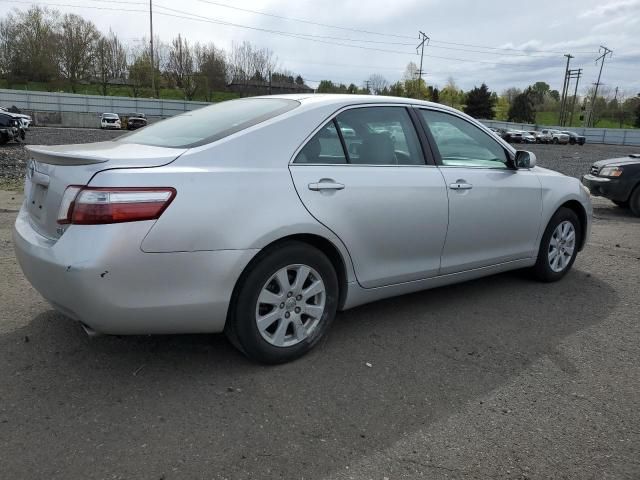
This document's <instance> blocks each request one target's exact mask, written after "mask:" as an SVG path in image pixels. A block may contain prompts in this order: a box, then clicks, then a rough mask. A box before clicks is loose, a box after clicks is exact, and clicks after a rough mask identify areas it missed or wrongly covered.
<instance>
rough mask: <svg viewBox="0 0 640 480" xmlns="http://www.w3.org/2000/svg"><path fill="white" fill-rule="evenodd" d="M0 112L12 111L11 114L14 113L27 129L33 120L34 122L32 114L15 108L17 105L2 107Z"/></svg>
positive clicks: (21, 124)
mask: <svg viewBox="0 0 640 480" xmlns="http://www.w3.org/2000/svg"><path fill="white" fill-rule="evenodd" d="M12 110H14V111H12ZM0 113H10V114H11V115H13V117H14V118H17V119H18V121H19V122H20V126H21V127H22V128H23V129H25V130H28V129H29V127H30V126H31V122H32V119H31V116H30V115H26V114H24V113H20V111H19V110H17V109H15V107H12V108H7V107H0Z"/></svg>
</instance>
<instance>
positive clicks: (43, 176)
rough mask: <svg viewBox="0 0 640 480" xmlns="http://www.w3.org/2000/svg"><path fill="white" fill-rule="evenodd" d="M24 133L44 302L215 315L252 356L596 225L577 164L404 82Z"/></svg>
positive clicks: (558, 262)
mask: <svg viewBox="0 0 640 480" xmlns="http://www.w3.org/2000/svg"><path fill="white" fill-rule="evenodd" d="M28 148H29V151H30V155H31V160H30V163H29V165H28V172H27V180H26V185H25V202H24V204H23V206H22V208H21V210H20V213H19V215H18V218H17V220H16V224H15V229H14V243H15V249H16V253H17V257H18V260H19V262H20V265H21V267H22V270H23V271H24V273H25V275H26V277H27V278H28V279H29V281H30V282H31V283H32V284H33V286H34V287H35V288H36V289H37V290H38V291H39V292H40V293H41V294H42V296H43V297H44V298H45V299H47V300H48V301H49V302H50V303H51V304H52V305H53V306H54V308H56V309H58V310H59V311H61V312H63V313H64V314H66V315H67V316H69V317H71V318H74V319H77V320H78V321H80V322H82V324H83V325H84V327H85V328H86V330H87V331H88V332H89V333H105V334H120V335H122V334H161V333H194V332H222V331H224V332H226V333H227V335H228V336H229V338H230V339H231V341H232V342H233V343H234V345H236V346H237V347H238V348H239V349H240V350H242V351H243V352H244V353H245V354H246V355H248V356H249V357H251V358H253V359H255V360H258V361H261V362H269V363H277V362H283V361H287V360H291V359H293V358H296V357H298V356H300V355H302V354H303V353H305V352H307V351H308V350H310V349H311V348H312V347H313V346H314V345H315V344H316V343H317V342H318V340H319V339H320V338H322V336H323V335H325V334H326V332H327V330H328V328H329V325H330V323H331V321H332V320H333V318H334V317H335V315H336V311H338V310H344V309H348V308H352V307H355V306H357V305H361V304H363V303H366V302H371V301H375V300H379V299H381V298H385V297H391V296H395V295H401V294H405V293H409V292H415V291H417V290H423V289H427V288H433V287H437V286H441V285H446V284H451V283H455V282H462V281H465V280H469V279H473V278H477V277H482V276H486V275H491V274H495V273H498V272H503V271H506V270H512V269H519V268H528V269H530V270H531V272H532V273H533V274H534V276H536V277H537V278H538V279H540V280H543V281H555V280H559V279H560V278H562V277H563V276H564V275H565V274H566V273H567V272H568V271H569V269H570V268H571V266H572V264H573V262H574V260H575V258H576V254H577V253H578V251H579V250H580V249H581V248H582V247H583V246H584V244H585V241H586V239H587V237H588V235H589V230H590V225H591V214H592V207H591V202H590V199H589V194H588V192H586V191H585V189H584V188H583V187H582V186H581V184H580V182H579V181H578V180H577V179H575V178H569V177H566V176H563V175H561V174H559V173H556V172H553V171H549V170H546V169H543V168H540V167H537V166H536V158H535V156H534V155H533V154H532V153H529V152H526V151H516V150H515V149H514V148H513V147H511V146H510V145H509V144H507V143H506V142H504V141H502V140H501V139H499V138H498V137H497V136H496V135H494V134H492V133H491V131H490V130H488V129H487V128H485V127H484V126H483V125H481V124H480V123H478V122H476V121H475V120H473V119H471V118H470V117H468V116H466V115H464V114H462V113H460V112H458V111H456V110H453V109H450V108H447V107H445V106H443V105H439V104H433V103H427V102H421V101H417V100H412V99H402V98H391V97H379V96H375V97H374V96H349V95H308V96H271V97H257V98H250V99H241V100H233V101H229V102H223V103H218V104H215V105H212V106H210V107H206V108H202V109H199V110H196V111H193V112H189V113H185V114H183V115H180V116H177V117H174V118H171V119H169V120H165V121H163V122H159V123H156V124H154V125H151V126H149V127H146V128H144V129H141V130H138V131H136V132H134V133H131V134H128V135H125V136H122V137H120V138H118V139H117V140H114V141H109V142H102V143H93V144H84V145H66V146H32V147H28Z"/></svg>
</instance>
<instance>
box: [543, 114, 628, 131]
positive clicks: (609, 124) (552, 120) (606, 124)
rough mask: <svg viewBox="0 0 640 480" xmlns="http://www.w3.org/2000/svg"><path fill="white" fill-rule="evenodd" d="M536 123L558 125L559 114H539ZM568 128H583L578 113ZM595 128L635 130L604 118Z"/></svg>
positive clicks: (626, 124)
mask: <svg viewBox="0 0 640 480" xmlns="http://www.w3.org/2000/svg"><path fill="white" fill-rule="evenodd" d="M536 123H538V124H540V125H557V123H558V112H537V113H536ZM567 127H582V121H580V114H579V113H578V112H576V113H575V114H574V115H573V124H571V125H567ZM594 127H595V128H635V127H634V126H633V124H631V123H623V124H622V127H620V122H618V121H616V120H612V119H610V118H603V119H600V120H599V121H598V123H597V124H596V125H594Z"/></svg>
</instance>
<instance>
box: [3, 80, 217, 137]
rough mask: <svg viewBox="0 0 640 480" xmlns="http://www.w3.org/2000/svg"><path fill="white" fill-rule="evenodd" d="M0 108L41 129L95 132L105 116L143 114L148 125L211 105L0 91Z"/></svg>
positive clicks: (176, 101)
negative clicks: (22, 114)
mask: <svg viewBox="0 0 640 480" xmlns="http://www.w3.org/2000/svg"><path fill="white" fill-rule="evenodd" d="M0 105H2V106H4V107H11V106H12V105H15V106H16V107H18V108H19V109H20V110H21V111H23V112H25V113H28V114H30V115H32V117H33V120H34V124H35V125H40V126H59V127H82V128H98V127H99V126H100V115H101V114H103V113H105V112H110V113H117V114H128V113H144V114H145V115H147V118H148V120H149V122H150V123H151V122H153V121H157V120H160V119H162V118H167V117H172V116H173V115H178V114H180V113H184V112H188V111H191V110H195V109H197V108H201V107H204V106H206V105H210V104H209V103H207V102H188V101H181V100H158V99H153V98H131V97H102V96H99V95H77V94H73V93H54V92H35V91H28V90H8V89H0Z"/></svg>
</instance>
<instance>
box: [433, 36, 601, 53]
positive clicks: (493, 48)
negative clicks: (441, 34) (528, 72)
mask: <svg viewBox="0 0 640 480" xmlns="http://www.w3.org/2000/svg"><path fill="white" fill-rule="evenodd" d="M431 42H432V43H443V44H445V45H458V46H461V47H474V48H486V49H489V50H508V51H516V52H533V53H555V54H564V52H560V51H558V50H542V49H525V48H511V47H489V46H486V45H473V44H471V43H457V42H445V41H444V40H434V39H431ZM574 53H578V54H584V55H589V54H593V53H595V52H593V51H591V52H574Z"/></svg>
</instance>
